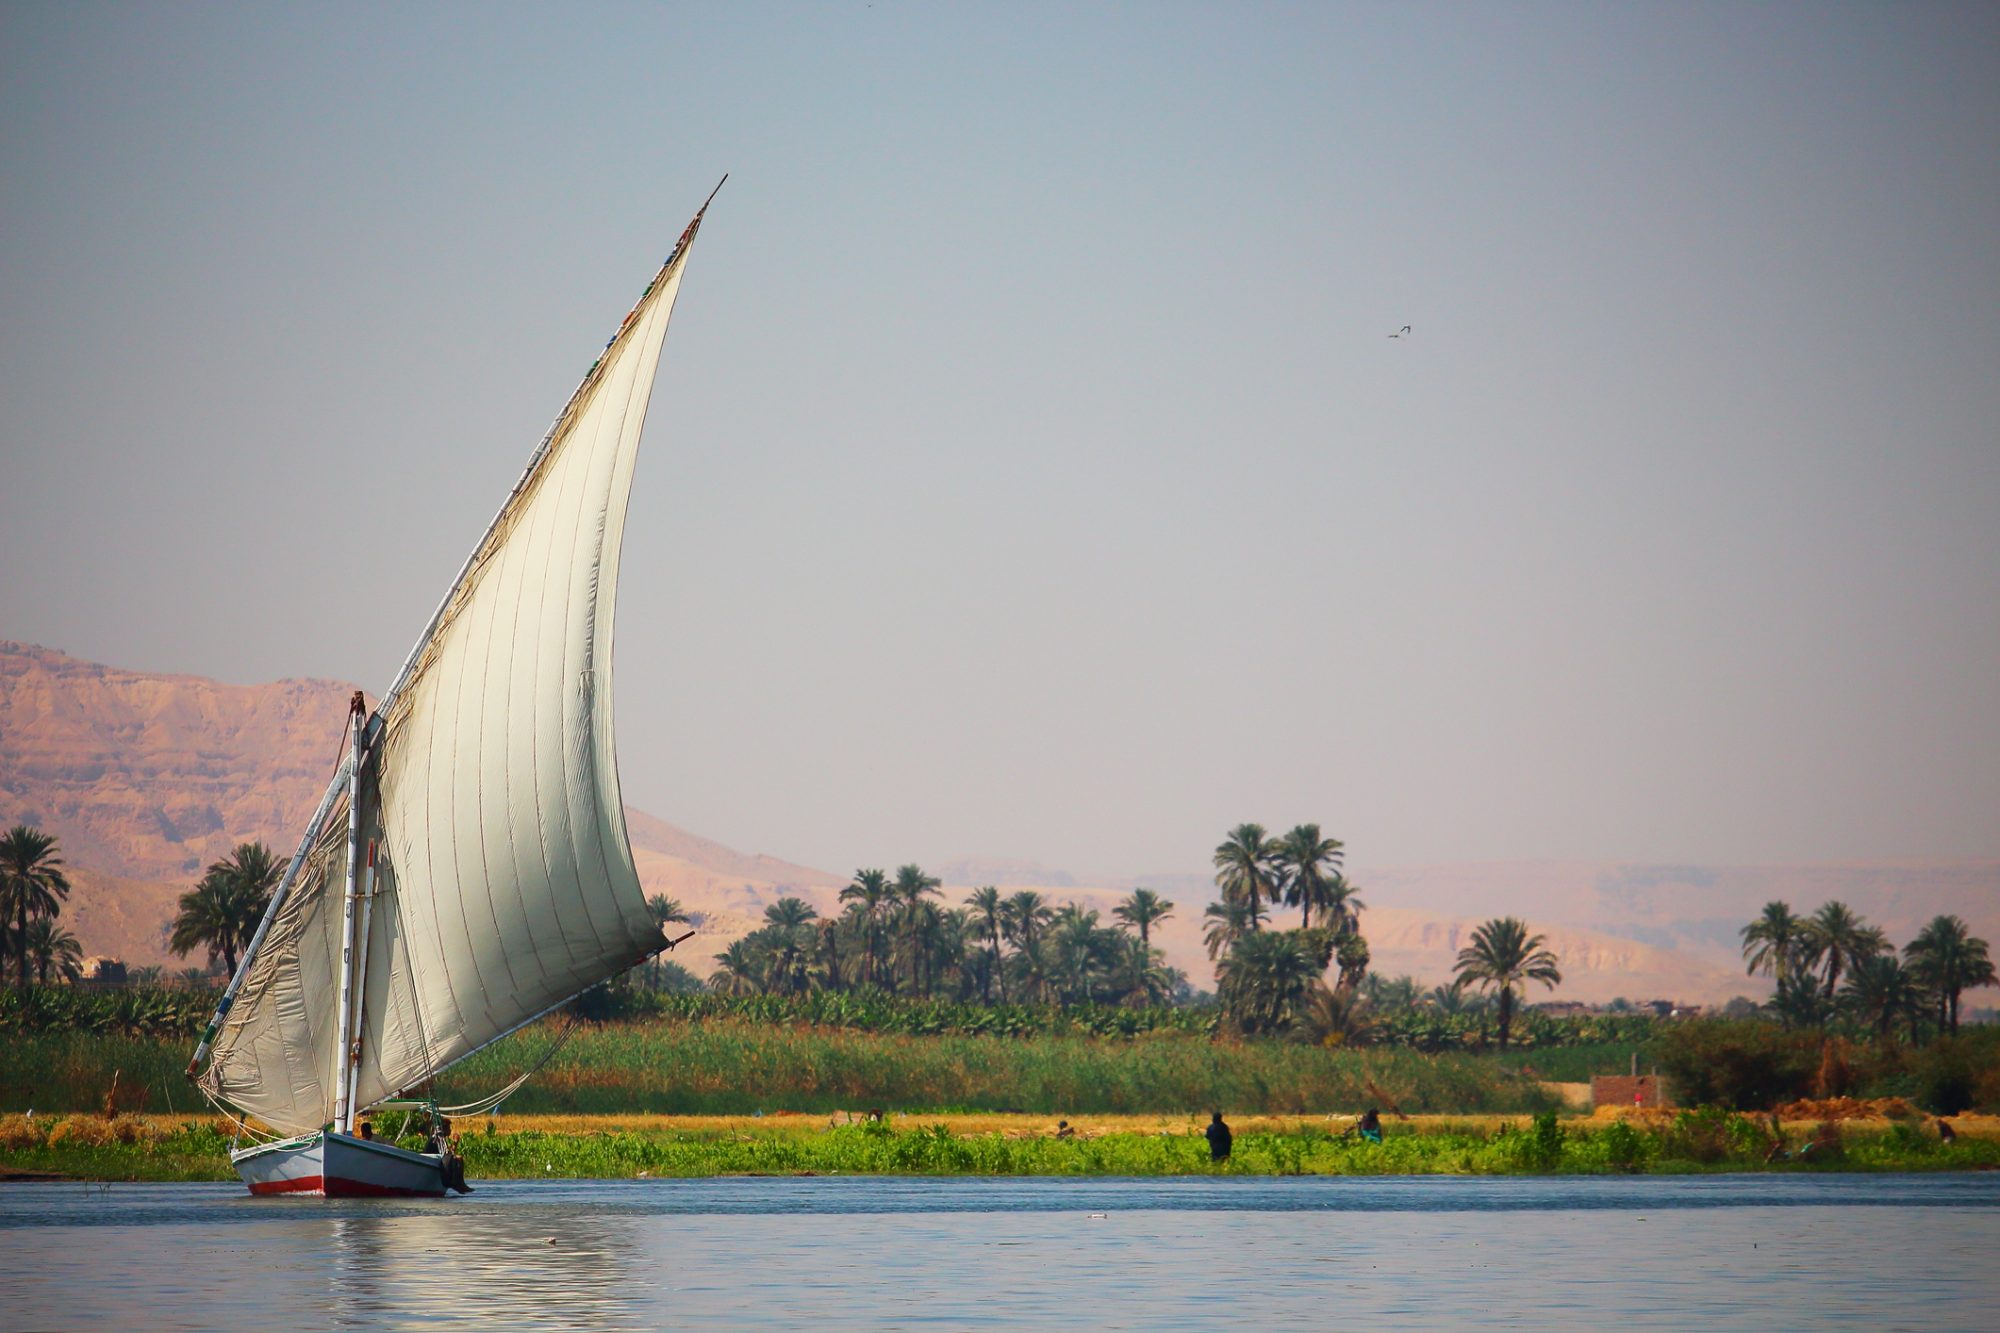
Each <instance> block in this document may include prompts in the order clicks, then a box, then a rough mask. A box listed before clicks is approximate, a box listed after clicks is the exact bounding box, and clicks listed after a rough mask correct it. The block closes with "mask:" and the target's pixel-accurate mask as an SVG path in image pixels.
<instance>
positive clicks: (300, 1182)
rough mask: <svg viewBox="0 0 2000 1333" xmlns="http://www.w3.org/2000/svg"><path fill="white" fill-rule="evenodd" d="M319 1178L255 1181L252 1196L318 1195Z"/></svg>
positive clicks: (297, 1177)
mask: <svg viewBox="0 0 2000 1333" xmlns="http://www.w3.org/2000/svg"><path fill="white" fill-rule="evenodd" d="M319 1185H320V1180H319V1177H318V1176H295V1177H293V1178H292V1179H290V1180H253V1181H251V1182H250V1192H251V1193H252V1194H318V1193H319Z"/></svg>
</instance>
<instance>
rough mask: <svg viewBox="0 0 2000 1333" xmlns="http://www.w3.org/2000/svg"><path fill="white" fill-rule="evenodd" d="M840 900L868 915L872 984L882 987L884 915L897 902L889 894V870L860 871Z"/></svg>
mask: <svg viewBox="0 0 2000 1333" xmlns="http://www.w3.org/2000/svg"><path fill="white" fill-rule="evenodd" d="M840 901H842V902H844V903H847V902H852V903H858V904H860V906H861V909H862V911H863V912H864V913H865V914H866V917H867V922H868V927H867V931H866V933H865V935H864V937H863V938H864V939H865V940H866V954H867V958H868V984H869V985H871V986H879V985H881V984H882V967H881V961H880V959H881V953H882V929H881V926H882V914H883V912H884V911H886V910H887V908H888V905H889V904H890V903H891V902H892V901H894V898H893V895H892V894H891V893H890V891H889V873H888V872H887V871H885V870H857V871H855V872H854V879H853V881H852V882H851V883H849V884H848V886H847V887H846V888H844V889H842V890H841V891H840Z"/></svg>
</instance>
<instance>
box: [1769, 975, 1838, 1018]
mask: <svg viewBox="0 0 2000 1333" xmlns="http://www.w3.org/2000/svg"><path fill="white" fill-rule="evenodd" d="M1767 1007H1768V1008H1769V1009H1770V1011H1771V1012H1772V1013H1774V1014H1776V1015H1777V1016H1778V1022H1779V1023H1781V1024H1783V1025H1784V1027H1785V1029H1786V1030H1787V1031H1790V1030H1791V1029H1792V1028H1810V1027H1820V1026H1822V1025H1823V1024H1825V1022H1826V1020H1827V1019H1828V1018H1830V1017H1832V1016H1833V1002H1832V1001H1831V1000H1829V999H1827V998H1826V996H1825V995H1824V994H1823V993H1821V991H1820V988H1819V979H1818V978H1817V977H1815V976H1813V974H1812V973H1811V972H1809V971H1807V970H1806V969H1805V968H1803V967H1801V968H1800V969H1799V970H1798V971H1796V972H1794V973H1792V974H1791V975H1790V976H1788V977H1786V978H1785V979H1784V980H1783V981H1781V982H1779V983H1778V991H1777V994H1775V995H1773V996H1772V997H1771V1001H1770V1004H1769V1005H1768V1006H1767Z"/></svg>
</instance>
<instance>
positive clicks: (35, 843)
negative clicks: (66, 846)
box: [0, 824, 69, 991]
mask: <svg viewBox="0 0 2000 1333" xmlns="http://www.w3.org/2000/svg"><path fill="white" fill-rule="evenodd" d="M56 850H57V849H56V840H55V838H54V837H53V836H52V835H50V834H47V833H44V832H42V831H41V830H40V829H38V828H30V827H28V825H26V824H16V825H15V826H14V827H13V828H11V829H8V830H7V832H6V835H5V836H4V837H0V919H4V920H7V921H10V922H12V924H13V936H14V969H15V970H14V979H15V981H16V983H17V984H18V985H19V986H20V988H21V990H23V991H26V990H27V989H28V921H29V919H30V918H32V917H52V916H56V915H58V914H59V913H61V911H62V905H63V900H64V899H65V898H67V897H69V877H68V876H67V875H65V874H63V872H62V858H61V857H60V856H58V855H56Z"/></svg>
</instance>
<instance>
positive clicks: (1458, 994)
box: [1202, 824, 1562, 1051]
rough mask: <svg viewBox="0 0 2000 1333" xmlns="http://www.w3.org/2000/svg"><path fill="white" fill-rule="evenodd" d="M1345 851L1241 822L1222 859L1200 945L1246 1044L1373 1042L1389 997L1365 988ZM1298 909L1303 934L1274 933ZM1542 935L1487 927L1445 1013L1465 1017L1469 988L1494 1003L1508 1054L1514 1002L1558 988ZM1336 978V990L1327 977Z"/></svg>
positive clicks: (1311, 828) (1305, 835)
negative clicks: (1536, 990)
mask: <svg viewBox="0 0 2000 1333" xmlns="http://www.w3.org/2000/svg"><path fill="white" fill-rule="evenodd" d="M1345 847H1346V845H1345V844H1344V843H1343V842H1342V841H1341V840H1340V839H1339V838H1332V837H1327V836H1324V835H1323V834H1322V833H1321V831H1320V826H1319V825H1317V824H1300V825H1298V826H1296V827H1295V828H1293V829H1292V830H1291V831H1290V832H1289V833H1286V834H1283V835H1281V836H1278V837H1272V836H1270V835H1269V834H1268V833H1267V832H1266V831H1265V829H1264V826H1263V825H1261V824H1239V825H1237V826H1236V827H1235V828H1234V829H1232V830H1230V832H1229V835H1228V836H1227V837H1225V838H1224V839H1223V841H1222V842H1221V844H1220V845H1218V846H1217V847H1216V849H1215V855H1214V858H1213V859H1214V864H1215V882H1216V887H1217V888H1218V889H1220V890H1221V893H1222V897H1221V900H1220V901H1218V902H1215V903H1211V904H1210V905H1209V907H1208V910H1207V911H1206V912H1204V913H1203V915H1202V920H1203V921H1204V922H1206V923H1207V927H1208V928H1207V931H1206V932H1205V934H1204V936H1203V939H1204V942H1205V943H1206V944H1207V946H1208V956H1209V957H1210V958H1212V959H1214V960H1215V965H1216V984H1217V996H1218V998H1219V999H1220V1001H1221V1003H1222V1008H1223V1013H1224V1016H1225V1019H1226V1020H1227V1022H1228V1024H1229V1026H1231V1027H1232V1028H1233V1029H1234V1030H1236V1031H1237V1032H1240V1033H1242V1034H1243V1035H1245V1036H1255V1035H1276V1034H1286V1033H1289V1034H1294V1035H1299V1036H1303V1037H1305V1038H1307V1039H1309V1040H1317V1041H1320V1042H1323V1043H1326V1044H1330V1045H1339V1044H1359V1043H1362V1042H1365V1041H1367V1040H1368V1039H1369V1038H1370V1036H1371V1033H1372V1028H1373V1020H1372V1017H1371V1013H1370V1011H1371V1010H1372V1009H1373V1008H1375V1007H1376V1006H1377V1005H1378V1004H1380V1003H1381V1002H1382V1000H1383V999H1384V998H1385V996H1384V995H1383V993H1382V991H1381V990H1380V988H1364V982H1365V981H1366V980H1367V979H1368V964H1369V962H1370V954H1369V950H1368V940H1367V937H1366V936H1364V935H1363V934H1362V932H1361V913H1362V912H1363V911H1364V910H1366V905H1365V904H1364V903H1363V902H1362V901H1361V898H1360V896H1359V891H1358V889H1357V888H1356V886H1355V885H1354V884H1352V883H1351V882H1350V881H1349V880H1348V879H1347V877H1346V874H1345V873H1344V872H1343V869H1342V862H1343V860H1344V856H1345ZM1280 907H1284V908H1294V907H1295V908H1297V909H1298V910H1299V925H1298V928H1297V929H1295V930H1287V929H1282V928H1277V927H1275V926H1274V927H1273V928H1270V929H1266V923H1267V922H1269V921H1271V920H1272V918H1273V917H1274V915H1275V913H1276V911H1277V910H1278V909H1279V908H1280ZM1545 943H1546V940H1545V938H1544V937H1543V936H1541V935H1532V934H1530V933H1529V931H1528V928H1527V926H1526V925H1525V924H1524V923H1523V922H1521V921H1520V920H1518V919H1516V918H1514V917H1499V918H1496V919H1494V920H1491V921H1488V922H1485V923H1484V924H1483V925H1481V926H1479V927H1478V928H1477V929H1476V930H1475V931H1474V932H1473V934H1472V938H1471V940H1470V942H1469V943H1468V944H1467V946H1466V947H1465V948H1463V949H1461V950H1460V951H1459V954H1458V959H1457V962H1456V963H1455V964H1454V967H1453V973H1454V980H1453V982H1452V985H1451V986H1450V987H1446V988H1440V989H1441V991H1442V992H1443V998H1442V999H1440V1000H1439V1003H1441V1004H1445V1005H1449V1006H1450V1007H1451V1008H1452V1009H1454V1010H1455V1009H1457V1008H1458V1007H1459V1005H1460V1004H1461V1002H1462V1000H1463V998H1464V993H1465V991H1466V990H1467V989H1468V988H1477V989H1480V990H1484V991H1486V992H1488V993H1490V994H1491V996H1492V997H1493V1001H1494V1008H1495V1027H1496V1028H1497V1030H1498V1037H1499V1045H1500V1049H1502V1050H1503V1051H1504V1050H1505V1049H1506V1048H1507V1040H1508V1036H1509V1033H1510V1031H1511V1029H1512V1026H1513V1020H1514V1011H1515V1004H1516V997H1517V995H1518V994H1519V993H1520V992H1521V991H1522V990H1523V989H1524V988H1525V986H1526V984H1527V983H1528V982H1530V981H1538V982H1541V983H1542V984H1543V985H1545V986H1549V987H1551V988H1553V987H1554V986H1556V985H1557V984H1559V983H1560V982H1561V981H1562V973H1561V971H1560V970H1559V968H1558V964H1557V959H1556V957H1555V955H1554V954H1553V953H1551V952H1549V950H1548V949H1547V948H1545V947H1544V946H1545ZM1329 972H1332V973H1334V980H1333V981H1332V982H1331V984H1329V983H1328V981H1327V976H1328V973H1329Z"/></svg>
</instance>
